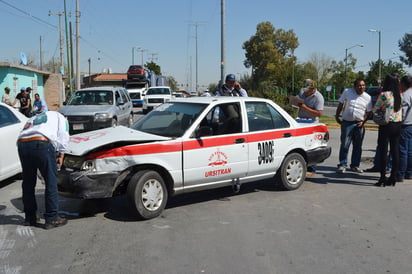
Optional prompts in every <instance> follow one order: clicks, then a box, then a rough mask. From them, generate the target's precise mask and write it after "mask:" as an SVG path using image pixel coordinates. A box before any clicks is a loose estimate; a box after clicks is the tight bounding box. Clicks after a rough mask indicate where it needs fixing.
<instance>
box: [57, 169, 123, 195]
mask: <svg viewBox="0 0 412 274" xmlns="http://www.w3.org/2000/svg"><path fill="white" fill-rule="evenodd" d="M118 178H119V172H99V173H96V172H88V171H69V170H61V171H59V175H58V189H59V192H60V194H62V195H63V196H68V197H73V198H82V199H97V198H108V197H112V196H113V191H114V189H115V187H116V182H117V180H118Z"/></svg>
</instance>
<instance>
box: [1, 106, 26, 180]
mask: <svg viewBox="0 0 412 274" xmlns="http://www.w3.org/2000/svg"><path fill="white" fill-rule="evenodd" d="M27 120H28V118H27V117H26V116H24V115H23V114H21V113H20V112H19V111H18V110H16V109H14V108H12V107H10V106H8V105H6V104H4V103H0V139H1V142H0V151H1V153H2V156H1V157H0V181H3V180H4V179H7V178H10V177H12V176H14V175H16V174H19V173H21V164H20V158H19V154H18V152H17V145H16V142H17V138H18V137H19V134H20V131H21V130H22V129H23V127H24V125H25V124H26V121H27Z"/></svg>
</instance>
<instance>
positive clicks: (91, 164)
mask: <svg viewBox="0 0 412 274" xmlns="http://www.w3.org/2000/svg"><path fill="white" fill-rule="evenodd" d="M80 169H81V170H83V171H96V164H95V160H86V161H84V162H83V164H82V166H81V168H80Z"/></svg>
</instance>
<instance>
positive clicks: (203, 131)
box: [195, 126, 213, 138]
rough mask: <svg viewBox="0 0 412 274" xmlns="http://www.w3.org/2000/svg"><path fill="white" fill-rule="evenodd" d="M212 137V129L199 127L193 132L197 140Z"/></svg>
mask: <svg viewBox="0 0 412 274" xmlns="http://www.w3.org/2000/svg"><path fill="white" fill-rule="evenodd" d="M212 135H213V129H212V128H211V127H208V126H203V127H199V128H198V129H196V130H195V136H196V138H199V137H202V136H212Z"/></svg>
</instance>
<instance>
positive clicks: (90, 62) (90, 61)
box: [87, 57, 92, 87]
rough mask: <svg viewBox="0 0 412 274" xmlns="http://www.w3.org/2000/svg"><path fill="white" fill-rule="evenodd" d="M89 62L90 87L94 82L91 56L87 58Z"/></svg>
mask: <svg viewBox="0 0 412 274" xmlns="http://www.w3.org/2000/svg"><path fill="white" fill-rule="evenodd" d="M87 62H89V87H90V84H91V83H92V75H91V73H92V59H91V58H90V57H89V59H87Z"/></svg>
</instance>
